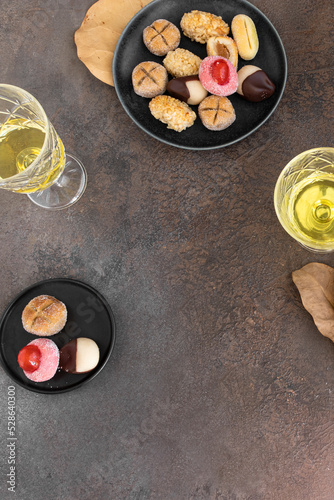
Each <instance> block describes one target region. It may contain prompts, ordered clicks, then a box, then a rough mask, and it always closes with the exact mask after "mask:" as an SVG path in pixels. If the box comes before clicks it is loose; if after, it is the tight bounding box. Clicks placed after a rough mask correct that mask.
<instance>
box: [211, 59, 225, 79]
mask: <svg viewBox="0 0 334 500" xmlns="http://www.w3.org/2000/svg"><path fill="white" fill-rule="evenodd" d="M212 78H213V79H214V80H215V81H216V82H217V83H218V85H225V83H227V82H228V79H229V67H228V65H227V63H226V61H224V60H222V59H219V60H217V61H215V62H214V63H213V64H212Z"/></svg>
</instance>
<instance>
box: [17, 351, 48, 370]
mask: <svg viewBox="0 0 334 500" xmlns="http://www.w3.org/2000/svg"><path fill="white" fill-rule="evenodd" d="M41 357H42V353H41V351H40V349H39V348H38V347H37V346H36V345H26V346H25V347H23V349H21V351H20V352H19V355H18V357H17V361H18V364H19V365H20V367H21V368H22V370H24V371H26V372H28V373H32V372H34V371H35V370H37V369H38V367H39V365H40V362H41Z"/></svg>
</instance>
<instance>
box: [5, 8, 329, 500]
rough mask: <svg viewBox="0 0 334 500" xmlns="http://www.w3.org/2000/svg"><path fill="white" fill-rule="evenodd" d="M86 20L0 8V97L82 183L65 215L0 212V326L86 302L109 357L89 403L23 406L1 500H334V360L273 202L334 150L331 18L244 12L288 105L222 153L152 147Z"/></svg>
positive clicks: (87, 395)
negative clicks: (112, 333) (43, 284)
mask: <svg viewBox="0 0 334 500" xmlns="http://www.w3.org/2000/svg"><path fill="white" fill-rule="evenodd" d="M92 3H93V1H92V0H80V1H79V0H29V2H27V1H24V0H2V1H1V30H0V65H1V80H2V82H3V83H10V84H14V85H18V86H21V87H23V88H25V89H26V90H28V91H30V92H31V93H32V94H34V95H35V96H36V97H37V98H38V99H39V101H40V102H41V103H42V104H43V106H44V108H45V110H46V112H47V114H48V115H49V117H50V118H51V121H52V123H53V124H54V126H55V128H56V130H57V131H58V133H59V135H60V136H61V137H62V139H63V140H64V143H65V146H66V148H67V150H68V151H71V152H73V153H75V154H77V155H78V156H80V158H81V159H82V160H83V161H84V163H85V165H86V167H87V170H88V176H89V182H88V187H87V190H86V193H85V195H84V197H83V198H82V199H81V201H80V202H78V203H77V204H76V205H75V206H74V207H72V208H70V209H68V210H66V211H60V212H55V213H50V212H46V211H43V210H41V209H39V208H38V207H36V206H35V205H34V204H32V203H31V202H30V201H29V199H28V198H27V197H25V196H24V195H18V194H14V193H10V192H5V191H2V192H1V196H0V203H1V211H2V214H3V216H2V219H1V264H2V266H1V289H2V293H1V299H0V308H1V311H3V310H4V309H5V307H6V305H7V304H8V302H10V301H11V300H12V299H13V298H14V297H15V295H16V294H17V293H19V292H20V291H21V290H22V289H23V288H25V287H27V286H29V285H31V284H33V283H34V282H36V281H39V280H42V279H46V278H52V277H73V278H77V279H80V280H82V281H85V282H87V283H89V284H91V285H92V286H94V287H96V288H97V289H98V290H99V291H100V292H101V293H102V294H103V295H104V296H105V297H106V298H107V300H108V301H109V303H110V305H111V307H112V309H113V311H114V313H115V317H116V323H117V334H118V335H117V342H116V347H115V350H114V352H113V354H112V357H111V359H110V361H109V363H108V364H107V366H106V367H105V369H104V370H103V371H102V372H101V374H100V375H99V376H98V377H96V378H95V379H94V380H92V381H91V382H90V383H89V384H87V385H86V386H83V387H82V388H80V389H78V390H76V391H73V392H71V393H65V394H61V395H57V396H50V395H43V394H35V393H32V392H29V391H26V390H25V389H23V388H21V387H20V386H16V392H17V427H18V434H17V435H18V442H17V488H16V493H15V494H11V493H9V492H7V489H6V488H7V485H6V474H7V472H8V464H7V451H6V437H7V435H6V422H7V420H6V419H7V413H6V411H7V406H6V401H7V387H8V385H10V384H11V379H10V378H9V377H8V376H7V375H6V374H5V373H4V371H3V370H2V368H1V369H0V377H1V400H2V401H3V403H2V404H1V413H0V417H1V421H2V424H1V436H2V445H1V446H2V452H1V460H2V461H1V478H0V494H1V498H6V499H7V498H13V497H14V496H15V498H16V499H19V500H31V499H36V500H45V499H46V498H47V499H48V500H88V499H89V500H91V499H96V500H105V499H106V500H107V499H111V500H123V499H126V500H155V499H161V500H333V498H334V493H333V491H334V451H333V445H334V423H333V421H334V419H333V416H334V410H333V368H334V345H333V343H332V342H331V341H330V340H329V339H326V338H324V337H323V336H322V335H320V333H318V331H317V330H316V328H315V326H314V324H313V321H312V318H311V317H310V316H309V315H308V313H306V311H305V310H304V309H303V307H302V305H301V300H300V297H299V294H298V291H297V289H296V288H295V286H294V285H293V283H292V280H291V272H292V271H293V270H295V269H298V268H300V267H301V266H303V265H304V264H306V263H308V262H312V261H318V262H324V263H326V264H329V265H332V266H334V254H332V255H329V256H318V255H313V254H311V253H308V252H307V251H305V250H304V249H302V248H301V247H300V246H298V245H297V244H296V243H295V242H294V241H293V240H292V239H291V238H290V237H289V236H288V235H287V234H286V233H285V232H284V231H283V229H281V227H280V226H279V223H278V221H277V219H276V215H275V212H274V208H273V190H274V185H275V182H276V179H277V177H278V174H279V172H280V171H281V169H282V168H283V166H284V165H285V164H286V163H287V161H288V160H290V159H291V158H292V157H293V156H295V155H296V154H297V153H299V152H301V151H303V150H305V149H309V148H311V147H314V146H321V145H328V146H330V145H333V125H332V121H331V120H332V119H333V78H334V75H333V31H332V21H333V17H332V9H333V6H332V2H331V0H319V1H317V2H314V1H313V0H304V1H301V0H297V1H295V2H292V1H291V0H280V1H276V0H254V2H253V3H254V4H255V5H256V6H258V7H259V8H260V9H261V10H262V11H263V12H264V14H266V15H267V16H268V17H269V19H270V20H271V21H272V22H273V24H274V25H275V27H276V29H277V30H278V32H279V34H280V36H281V38H282V41H283V43H284V45H285V48H286V52H287V57H288V62H289V77H288V82H287V87H286V91H285V94H284V97H283V99H282V101H281V104H280V105H279V107H278V109H277V110H276V112H275V113H274V115H273V116H272V117H271V118H270V120H269V121H268V122H267V123H266V124H265V125H264V126H263V127H262V128H260V129H259V130H258V131H257V132H256V133H254V134H253V135H251V136H250V137H249V138H247V139H245V140H244V141H242V142H240V143H238V144H236V145H234V146H231V147H228V148H227V149H221V150H214V151H204V152H191V151H187V150H180V149H176V148H172V147H170V146H167V145H164V144H162V143H159V142H158V141H156V140H154V139H153V138H151V137H149V136H147V135H146V134H145V133H144V132H143V131H142V130H140V129H139V128H138V127H137V126H136V125H135V124H134V123H132V121H131V120H130V118H129V117H128V116H127V115H126V114H125V112H124V111H123V109H122V107H121V105H120V103H119V101H118V99H117V96H116V94H115V90H114V89H113V88H112V87H109V86H107V85H105V84H103V83H102V82H100V81H98V80H97V79H95V78H94V77H93V76H92V75H91V74H90V73H89V71H88V70H87V69H86V68H85V66H84V65H83V64H82V63H81V62H80V61H79V60H78V59H77V57H76V50H75V45H74V42H73V34H74V32H75V30H76V29H77V28H78V27H79V26H80V24H81V22H82V19H83V18H84V15H85V12H86V10H87V8H88V7H89V6H90V5H91V4H92Z"/></svg>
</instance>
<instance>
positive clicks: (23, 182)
mask: <svg viewBox="0 0 334 500" xmlns="http://www.w3.org/2000/svg"><path fill="white" fill-rule="evenodd" d="M86 185H87V173H86V170H85V168H84V166H83V165H82V163H81V162H80V160H78V159H77V158H75V157H74V156H73V155H69V154H65V149H64V146H63V143H62V141H61V139H60V138H59V136H58V135H57V133H56V131H55V129H54V128H53V126H52V124H51V123H50V121H49V119H48V117H47V116H46V114H45V111H44V109H43V108H42V106H41V105H40V104H39V102H38V101H37V100H36V99H35V97H33V96H32V95H31V94H29V93H28V92H27V91H25V90H23V89H21V88H19V87H15V86H13V85H6V84H0V188H2V189H7V190H9V191H14V192H17V193H26V194H27V195H28V196H29V198H30V200H31V201H33V202H34V203H36V204H37V205H39V206H40V207H43V208H47V209H51V210H57V209H61V208H66V207H68V206H70V205H72V204H73V203H75V202H76V201H77V200H78V199H79V198H80V197H81V195H82V194H83V192H84V190H85V188H86Z"/></svg>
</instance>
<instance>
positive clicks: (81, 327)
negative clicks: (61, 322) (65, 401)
mask: <svg viewBox="0 0 334 500" xmlns="http://www.w3.org/2000/svg"><path fill="white" fill-rule="evenodd" d="M38 295H52V296H54V297H56V298H57V299H59V300H61V301H62V302H64V304H65V305H66V307H67V322H66V325H65V327H64V329H63V330H62V331H61V332H59V333H57V334H56V335H52V336H51V337H48V338H50V339H51V340H53V341H54V342H55V343H56V344H57V346H58V347H59V348H61V347H63V345H65V344H66V343H67V342H69V341H70V340H72V339H73V338H77V337H89V338H91V339H93V340H94V341H95V342H96V343H97V345H98V346H99V349H100V361H99V364H98V366H97V367H96V368H95V369H94V370H92V371H91V372H89V373H83V374H78V375H74V374H70V373H65V372H62V371H60V370H58V371H57V372H56V374H55V376H54V377H53V378H52V379H51V380H48V381H47V382H33V381H31V380H29V379H28V378H27V377H26V376H25V375H24V373H23V371H22V370H21V368H20V367H19V365H18V363H17V355H18V353H19V351H20V350H21V349H22V348H23V347H24V346H25V345H27V344H28V343H29V342H31V341H32V340H34V339H36V338H40V337H37V336H36V335H32V334H31V333H28V332H26V331H25V330H24V329H23V326H22V321H21V316H22V311H23V309H24V308H25V306H26V305H27V304H28V302H29V301H30V300H31V299H33V298H34V297H36V296H38ZM114 343H115V320H114V317H113V313H112V311H111V309H110V307H109V305H108V303H107V302H106V300H105V299H104V298H103V297H102V295H101V294H100V293H99V292H97V291H96V290H95V289H94V288H92V287H91V286H89V285H86V284H85V283H82V282H80V281H76V280H71V279H65V278H64V279H51V280H46V281H41V282H39V283H36V284H34V285H32V286H31V287H29V288H27V289H26V290H23V292H21V293H20V294H19V295H18V296H17V297H16V298H15V299H14V301H13V302H12V303H11V304H10V305H9V306H8V307H7V309H6V311H5V313H4V314H3V317H2V319H1V323H0V358H1V362H2V365H3V367H4V369H5V370H6V372H7V373H8V375H9V376H10V377H11V378H12V379H13V380H14V381H15V382H17V383H18V384H20V385H21V386H22V387H25V388H26V389H29V390H31V391H34V392H43V393H50V394H54V393H60V392H66V391H70V390H72V389H76V388H78V387H80V386H81V385H82V384H84V383H86V382H88V381H89V380H91V379H92V378H93V377H95V376H96V375H97V374H98V373H99V372H100V371H101V370H102V368H103V367H104V366H105V364H106V363H107V361H108V359H109V357H110V354H111V351H112V349H113V346H114Z"/></svg>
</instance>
